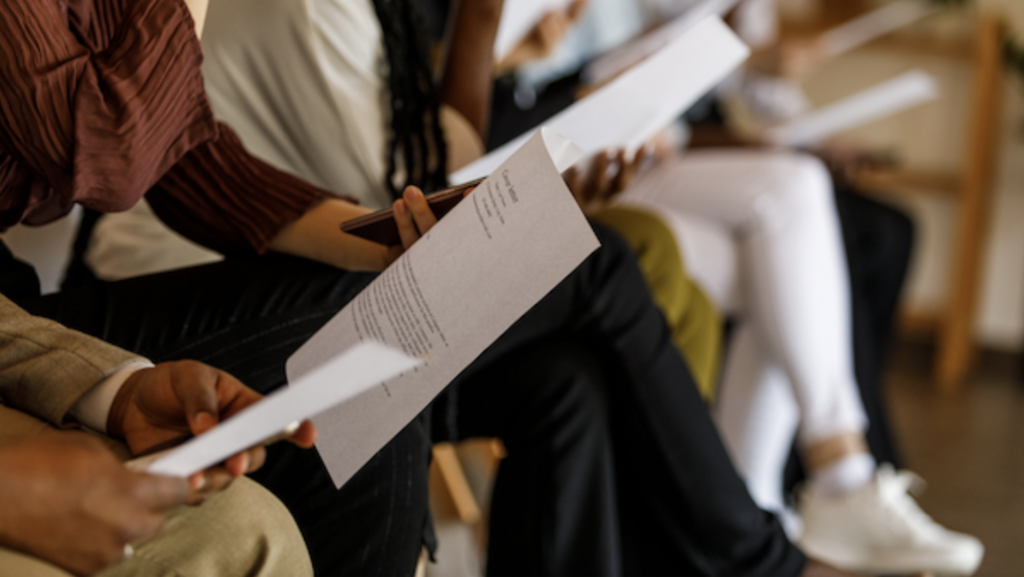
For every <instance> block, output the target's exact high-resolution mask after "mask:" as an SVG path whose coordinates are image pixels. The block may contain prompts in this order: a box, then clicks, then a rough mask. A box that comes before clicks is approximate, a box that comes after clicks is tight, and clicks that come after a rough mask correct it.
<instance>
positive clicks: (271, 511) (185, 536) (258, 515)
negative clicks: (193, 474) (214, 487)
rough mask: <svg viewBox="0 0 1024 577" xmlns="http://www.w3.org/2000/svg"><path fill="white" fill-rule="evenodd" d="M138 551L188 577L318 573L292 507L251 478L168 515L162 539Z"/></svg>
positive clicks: (140, 557) (141, 560) (147, 560)
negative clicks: (292, 514) (198, 504)
mask: <svg viewBox="0 0 1024 577" xmlns="http://www.w3.org/2000/svg"><path fill="white" fill-rule="evenodd" d="M138 553H139V555H137V557H138V560H137V561H138V563H141V564H143V565H146V564H147V563H151V562H155V563H157V564H158V565H167V564H168V563H170V564H171V565H169V566H176V567H178V568H179V569H180V572H181V574H183V575H193V574H194V575H266V576H271V575H312V573H313V567H312V563H311V561H310V558H309V553H308V552H307V550H306V544H305V542H304V541H303V539H302V535H301V533H299V528H298V526H297V525H296V524H295V520H294V519H292V516H291V515H290V514H289V513H288V510H287V509H286V508H285V506H284V505H283V504H282V503H281V502H280V501H278V500H277V498H275V497H274V496H273V495H271V494H270V492H268V491H267V490H266V489H264V488H263V487H262V486H260V485H259V484H257V483H256V482H255V481H252V480H250V479H248V478H245V477H242V478H239V479H236V480H235V481H234V482H233V483H232V484H231V486H230V487H228V489H226V490H224V491H221V492H220V493H217V494H215V495H213V496H212V497H210V499H208V500H207V502H205V503H203V504H202V505H201V506H199V507H195V508H184V509H179V510H178V511H177V512H176V513H175V515H173V516H172V517H171V518H169V519H168V521H167V523H166V524H165V526H164V530H163V532H162V534H161V538H160V539H157V540H156V541H155V542H153V545H152V546H144V547H143V548H141V549H140V550H139V551H138ZM133 561H135V559H134V558H133Z"/></svg>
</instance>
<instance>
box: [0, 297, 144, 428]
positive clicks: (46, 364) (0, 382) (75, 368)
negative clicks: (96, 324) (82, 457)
mask: <svg viewBox="0 0 1024 577" xmlns="http://www.w3.org/2000/svg"><path fill="white" fill-rule="evenodd" d="M133 361H145V359H143V358H141V357H139V356H138V355H135V354H132V353H129V352H128V351H125V350H122V349H119V348H117V347H115V346H113V345H109V344H107V343H105V342H103V341H101V340H98V339H95V338H92V337H90V336H87V335H84V334H82V333H80V332H77V331H73V330H71V329H68V328H65V327H64V326H62V325H60V324H58V323H55V322H53V321H49V320H46V319H43V318H39V317H35V316H32V315H30V314H28V313H26V312H25V311H24V310H22V309H21V308H19V307H17V306H16V305H14V304H13V303H12V302H11V301H9V300H7V298H5V297H4V296H3V295H0V399H2V401H3V403H4V404H5V405H7V406H9V407H11V408H15V409H18V410H20V411H24V412H26V413H30V414H32V415H35V416H36V417H39V418H40V419H44V420H46V421H49V422H50V423H53V424H54V425H57V426H63V425H66V424H68V423H67V413H68V411H69V410H70V409H71V407H72V406H73V405H74V404H75V402H76V401H78V399H79V398H81V396H82V395H84V394H85V393H86V392H87V391H89V389H91V388H92V387H94V386H95V385H96V384H98V383H99V382H100V381H101V380H103V379H104V378H106V377H108V376H110V375H112V374H113V373H114V372H116V371H117V369H119V368H121V367H123V366H125V365H127V364H128V363H131V362H133Z"/></svg>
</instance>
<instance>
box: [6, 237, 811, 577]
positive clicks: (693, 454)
mask: <svg viewBox="0 0 1024 577" xmlns="http://www.w3.org/2000/svg"><path fill="white" fill-rule="evenodd" d="M597 233H598V237H599V238H600V240H601V242H602V244H603V248H602V249H600V250H599V251H597V252H596V253H595V254H594V255H592V256H591V257H590V258H589V259H587V261H586V262H585V263H584V264H583V265H581V266H580V267H579V268H578V269H577V270H576V272H574V273H573V274H572V275H571V276H570V277H569V278H567V279H566V280H565V281H564V282H562V283H561V284H560V285H559V286H558V287H557V288H556V289H555V290H554V291H552V292H551V293H550V294H549V295H548V296H547V297H546V298H545V299H544V300H543V301H541V303H539V304H538V305H537V306H536V307H535V308H534V309H533V310H531V311H530V312H529V313H528V314H527V315H526V316H524V317H523V318H522V319H520V321H519V322H518V323H516V324H515V325H514V326H513V327H512V328H511V329H510V330H509V331H508V332H507V333H506V334H505V335H504V336H503V337H502V338H501V339H499V340H498V341H497V342H496V343H495V344H494V345H493V346H492V347H490V348H489V349H488V350H487V351H485V352H484V354H483V355H482V356H481V357H480V358H479V359H478V360H477V361H476V362H474V363H473V364H472V365H471V366H470V367H469V368H468V369H467V370H466V371H465V372H464V373H463V374H462V375H460V377H459V378H458V379H456V381H455V382H454V383H453V385H452V387H451V388H452V390H453V391H454V393H455V397H454V398H455V403H456V405H457V411H456V420H457V422H458V424H459V429H461V430H458V431H456V434H458V435H460V436H471V435H479V434H487V435H493V436H499V437H501V438H503V439H504V440H505V442H506V445H507V446H508V447H509V453H510V454H509V459H508V461H507V462H506V463H505V464H504V465H503V467H502V471H501V472H500V473H499V479H498V481H497V483H498V487H497V489H496V492H495V495H494V504H493V509H494V511H495V518H494V520H493V523H492V525H494V528H493V529H492V538H493V540H494V541H495V542H494V544H493V545H492V553H495V557H494V559H492V563H491V565H490V570H491V571H492V572H494V573H502V572H521V573H533V574H552V573H558V574H573V573H597V574H617V573H630V574H638V573H643V574H730V575H743V574H762V575H767V574H771V575H785V574H797V573H799V572H800V571H801V570H802V569H803V566H804V562H805V559H804V557H803V555H802V554H801V553H800V552H799V551H797V550H796V549H795V548H794V547H793V546H792V545H791V544H790V543H789V542H788V540H787V539H786V536H785V534H784V533H783V531H782V529H781V527H780V526H779V524H778V522H777V521H776V520H775V518H774V517H773V516H771V515H770V514H768V513H765V512H763V511H761V510H759V509H757V507H756V506H755V505H754V503H753V501H752V500H751V499H750V497H749V495H748V494H747V492H746V488H745V487H744V485H743V483H742V481H741V480H740V479H739V477H738V476H737V474H736V472H735V470H734V469H733V467H732V464H731V463H730V461H729V459H728V457H727V455H726V452H725V450H724V448H723V447H722V444H721V442H720V440H719V439H718V436H717V433H716V431H715V429H714V426H713V424H712V422H711V419H710V417H709V415H708V411H707V408H706V406H705V404H704V403H703V402H702V401H701V399H700V398H699V396H698V394H697V390H696V387H695V386H694V384H693V381H692V378H691V377H690V373H689V371H688V369H687V367H686V365H685V363H684V361H683V360H682V358H681V357H680V356H679V354H678V352H677V351H676V349H675V348H674V347H673V345H672V342H671V339H670V336H669V331H668V328H667V327H666V326H665V323H664V320H663V318H662V317H661V314H660V313H659V312H658V311H657V310H656V308H655V307H654V305H653V303H652V302H651V299H650V297H649V296H648V294H647V290H646V286H645V284H644V280H643V278H642V276H641V274H640V272H639V270H638V269H637V267H636V264H635V262H634V260H633V256H632V253H631V251H630V249H629V248H628V246H626V245H625V243H623V242H622V241H621V240H620V239H618V238H617V237H616V236H615V235H614V234H612V233H610V232H609V231H607V230H604V229H600V228H598V229H597ZM371 279H372V276H371V275H366V274H355V273H349V272H345V271H339V270H336V269H332V268H329V267H326V266H322V265H318V264H314V263H311V262H307V261H302V260H298V259H293V258H288V257H280V256H268V257H260V258H249V259H229V260H227V261H225V262H223V263H218V264H214V265H208V266H204V267H196V268H193V269H186V270H182V271H175V272H171V273H165V274H161V275H153V276H149V277H142V278H138V279H131V280H127V281H120V282H115V283H101V284H97V285H92V286H90V287H86V288H83V289H77V290H74V291H69V292H66V293H59V294H57V295H50V296H46V297H41V298H38V297H37V298H28V299H21V300H20V301H19V304H20V305H21V306H23V307H24V308H26V309H27V310H28V311H29V312H31V313H33V314H37V315H40V316H44V317H48V318H52V319H54V320H57V321H59V322H62V323H64V324H65V325H67V326H69V327H71V328H76V329H78V330H81V331H83V332H86V333H89V334H92V335H95V336H98V337H100V338H103V339H105V340H107V341H109V342H112V343H114V344H117V345H119V346H122V347H124V348H127V349H129V350H133V351H136V352H138V353H140V354H143V355H146V356H148V357H149V358H151V359H153V360H154V361H165V360H174V359H183V358H191V359H196V360H200V361H203V362H206V363H209V364H211V365H213V366H216V367H218V368H221V369H223V370H226V371H228V372H230V373H232V374H234V375H235V376H237V377H239V378H240V379H241V380H242V381H243V382H245V383H246V384H248V385H249V386H250V387H253V388H254V389H256V390H259V391H261V392H269V391H270V390H273V389H275V388H277V387H279V386H280V385H281V384H283V383H284V380H285V378H284V361H285V359H286V358H287V357H288V355H290V354H291V353H292V352H293V351H294V350H295V349H297V348H298V346H299V345H300V344H301V343H302V342H304V340H305V339H306V338H308V337H309V336H310V335H312V333H313V332H315V330H316V329H317V328H319V327H320V326H321V325H322V324H323V323H324V322H326V321H327V320H328V319H329V318H330V317H331V316H332V315H333V314H334V312H335V311H337V310H339V309H340V308H341V307H342V306H343V305H344V304H345V303H347V302H348V301H350V300H351V299H352V298H353V297H354V296H355V294H357V293H358V291H359V290H361V289H362V288H363V287H364V286H366V284H367V283H368V282H369V281H370V280H371ZM429 450H430V446H429V435H428V433H427V428H426V426H425V424H424V423H423V421H422V420H420V419H417V420H416V421H414V422H413V423H411V424H410V425H409V426H408V427H406V428H405V429H404V430H403V431H402V432H401V433H400V434H399V435H398V436H397V437H396V438H395V439H394V440H392V441H391V442H390V443H389V444H388V445H387V446H386V447H385V448H384V449H382V450H381V452H380V453H379V454H378V455H376V456H375V457H374V459H373V460H371V462H370V463H369V464H367V466H366V467H364V468H363V469H362V470H361V471H360V472H359V473H358V474H357V475H356V476H355V477H354V478H353V479H352V480H351V481H350V482H349V483H348V484H347V485H346V486H345V487H343V488H342V490H341V491H335V490H334V488H333V486H332V485H331V483H330V481H329V479H328V477H327V475H326V473H325V471H324V470H323V467H322V465H321V464H320V462H319V459H318V457H317V456H316V454H315V453H313V452H306V451H302V450H300V449H297V448H294V447H291V446H287V445H279V446H275V447H274V448H272V450H271V451H270V453H269V455H268V460H267V464H266V465H265V466H264V468H263V469H262V470H261V471H259V472H258V474H257V475H256V478H257V480H259V481H261V482H263V483H264V484H265V485H267V487H268V488H270V489H271V490H272V491H273V492H274V493H275V494H277V495H278V496H279V497H280V498H281V499H282V501H283V502H284V503H285V504H286V505H287V506H288V507H289V509H290V510H291V511H292V513H293V515H294V516H295V518H296V520H297V521H298V523H299V526H300V528H301V529H302V530H303V534H304V536H305V537H306V539H307V544H308V545H309V547H310V552H311V555H312V557H313V562H314V566H315V568H316V570H317V572H318V573H320V574H342V573H352V574H380V575H383V574H391V575H400V574H411V573H412V571H413V568H414V566H415V562H416V558H417V555H418V551H419V548H420V545H421V542H422V540H421V537H422V535H423V530H424V528H425V526H426V525H427V524H428V523H429V521H428V514H427V510H426V501H427V499H426V470H427V462H428V459H429ZM502 547H504V548H505V549H504V550H502V549H501V548H502ZM517 554H518V555H520V556H521V557H517ZM520 561H521V562H522V563H525V565H522V564H521V565H515V564H514V563H518V562H520ZM503 564H504V565H503Z"/></svg>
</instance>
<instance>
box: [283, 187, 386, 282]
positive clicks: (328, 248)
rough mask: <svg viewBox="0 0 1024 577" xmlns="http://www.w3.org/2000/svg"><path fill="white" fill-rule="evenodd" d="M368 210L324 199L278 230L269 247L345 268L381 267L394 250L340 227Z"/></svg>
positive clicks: (343, 202) (365, 269) (384, 265)
mask: <svg viewBox="0 0 1024 577" xmlns="http://www.w3.org/2000/svg"><path fill="white" fill-rule="evenodd" d="M370 212H372V211H371V210H369V209H367V208H364V207H361V206H358V205H354V204H351V203H348V202H345V201H343V200H338V199H328V200H325V201H324V202H322V203H321V204H319V205H317V206H316V207H314V208H313V209H311V210H309V211H308V212H306V213H305V214H304V215H302V216H301V217H299V218H298V219H297V220H295V221H294V222H292V223H291V224H289V225H287V226H285V227H284V228H283V229H281V231H280V232H279V233H278V234H277V235H276V236H275V237H274V238H273V239H271V241H270V245H269V248H270V250H273V251H275V252H280V253H284V254H290V255H293V256H300V257H303V258H308V259H310V260H315V261H318V262H322V263H325V264H329V265H332V266H336V267H338V268H341V269H346V270H353V271H381V270H384V268H385V267H387V265H389V264H390V263H391V261H393V260H394V259H395V258H396V257H397V253H395V251H394V250H389V249H388V248H386V247H384V246H382V245H379V244H376V243H373V242H370V241H367V240H363V239H361V238H358V237H355V236H352V235H350V234H345V233H343V232H341V229H340V225H341V223H342V222H344V221H346V220H349V219H352V218H355V217H357V216H362V215H364V214H367V213H370Z"/></svg>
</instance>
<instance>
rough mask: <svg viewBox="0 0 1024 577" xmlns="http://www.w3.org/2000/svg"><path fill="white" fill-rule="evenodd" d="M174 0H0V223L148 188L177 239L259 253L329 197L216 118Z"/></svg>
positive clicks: (110, 203) (114, 202) (187, 19)
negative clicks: (257, 154)
mask: <svg viewBox="0 0 1024 577" xmlns="http://www.w3.org/2000/svg"><path fill="white" fill-rule="evenodd" d="M201 63H202V52H201V49H200V46H199V41H198V39H197V38H196V36H195V33H194V31H193V23H192V17H191V15H190V14H189V11H188V8H187V7H186V6H185V4H184V3H183V2H182V1H181V0H67V1H62V0H2V1H0V230H3V229H6V228H8V227H10V226H12V225H14V224H17V223H19V222H25V223H27V224H43V223H46V222H49V221H52V220H54V219H56V218H58V217H60V216H62V215H64V214H66V213H67V212H68V211H69V210H70V209H71V206H72V204H74V203H76V202H77V203H80V204H82V205H84V206H86V207H89V208H93V209H96V210H99V211H102V212H113V211H119V210H125V209H127V208H129V207H130V206H132V205H134V204H135V203H136V202H138V200H139V199H140V198H141V197H142V196H143V194H147V191H148V194H147V197H146V198H147V199H148V200H149V202H150V204H151V205H152V206H153V209H154V210H155V211H156V213H157V214H158V215H159V216H160V218H161V219H163V220H164V221H165V222H166V223H167V224H168V225H170V226H171V227H172V228H174V229H175V230H176V231H178V232H179V233H181V234H183V235H184V236H186V237H188V238H190V239H192V240H194V241H196V242H199V243H200V244H203V245H205V246H207V247H210V248H212V249H214V250H217V251H220V252H222V253H225V254H232V253H244V252H252V251H256V252H262V251H264V250H265V249H266V245H267V243H268V242H269V241H270V239H271V238H272V237H273V236H274V235H275V234H276V233H277V232H278V231H279V230H280V229H281V228H282V227H283V226H284V225H285V224H287V223H288V222H291V221H292V220H294V219H295V218H296V217H298V216H299V215H301V214H302V213H303V212H305V211H306V210H307V209H308V208H310V207H311V206H312V205H314V204H316V203H317V202H319V201H320V200H322V199H324V198H326V197H327V196H329V195H328V193H326V192H324V191H322V190H320V189H317V188H316V187H314V186H312V185H310V184H307V183H305V182H303V181H301V180H299V179H298V178H295V177H293V176H291V175H288V174H286V173H283V172H281V171H279V170H277V169H274V168H272V167H271V166H269V165H267V164H265V163H263V162H261V161H259V160H257V159H255V158H253V157H252V156H251V155H249V154H248V153H247V152H246V151H245V149H244V147H243V146H242V144H241V141H239V139H238V137H237V136H235V134H234V133H233V132H232V131H231V129H230V128H228V127H227V126H225V125H223V124H218V123H217V122H215V121H214V118H213V112H212V111H211V110H210V106H209V103H208V102H207V100H206V94H205V93H204V91H203V79H202V75H201V74H200V64H201Z"/></svg>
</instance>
